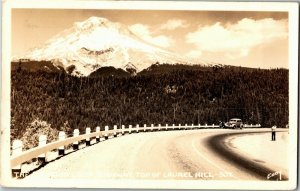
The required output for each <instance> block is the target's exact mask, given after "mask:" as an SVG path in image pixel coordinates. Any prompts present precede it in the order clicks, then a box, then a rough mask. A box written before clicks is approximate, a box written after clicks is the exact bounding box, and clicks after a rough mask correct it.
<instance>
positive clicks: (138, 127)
mask: <svg viewBox="0 0 300 191" xmlns="http://www.w3.org/2000/svg"><path fill="white" fill-rule="evenodd" d="M139 130H140V125H139V124H137V125H136V132H137V133H139Z"/></svg>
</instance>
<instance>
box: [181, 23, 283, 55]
mask: <svg viewBox="0 0 300 191" xmlns="http://www.w3.org/2000/svg"><path fill="white" fill-rule="evenodd" d="M287 25H288V23H287V20H285V19H282V20H274V19H272V18H266V19H261V20H253V19H249V18H244V19H242V20H240V21H238V22H237V23H235V24H226V25H225V26H224V25H221V23H220V22H217V23H215V24H214V25H211V26H204V27H198V29H197V30H196V31H194V32H191V33H188V34H187V35H186V36H185V39H186V42H187V43H190V44H194V45H195V46H196V48H197V50H198V51H202V52H205V51H207V52H212V53H214V52H217V53H224V55H225V56H226V57H227V58H230V59H236V58H241V57H246V56H248V54H249V52H250V51H251V50H252V49H253V48H255V47H256V46H259V45H262V44H266V43H270V42H274V41H277V40H282V39H286V38H287V36H288V31H287V30H288V26H287Z"/></svg>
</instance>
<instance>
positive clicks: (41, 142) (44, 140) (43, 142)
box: [38, 135, 47, 164]
mask: <svg viewBox="0 0 300 191" xmlns="http://www.w3.org/2000/svg"><path fill="white" fill-rule="evenodd" d="M46 144H47V136H46V135H40V136H39V147H42V146H45V145H46ZM38 162H39V163H40V164H44V163H45V162H46V153H43V154H41V155H39V156H38Z"/></svg>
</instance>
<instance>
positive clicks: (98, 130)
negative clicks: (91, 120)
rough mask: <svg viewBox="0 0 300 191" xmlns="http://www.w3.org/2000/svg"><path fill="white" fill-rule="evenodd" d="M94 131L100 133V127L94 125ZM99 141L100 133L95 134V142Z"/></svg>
mask: <svg viewBox="0 0 300 191" xmlns="http://www.w3.org/2000/svg"><path fill="white" fill-rule="evenodd" d="M96 133H100V127H96ZM98 142H100V135H99V134H98V135H96V143H98Z"/></svg>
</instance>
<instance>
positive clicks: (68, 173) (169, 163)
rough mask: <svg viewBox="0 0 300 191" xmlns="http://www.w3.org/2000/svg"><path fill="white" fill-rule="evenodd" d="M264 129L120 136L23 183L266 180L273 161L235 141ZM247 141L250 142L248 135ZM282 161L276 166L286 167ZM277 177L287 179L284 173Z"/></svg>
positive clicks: (54, 164) (47, 167)
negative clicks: (112, 180)
mask: <svg viewBox="0 0 300 191" xmlns="http://www.w3.org/2000/svg"><path fill="white" fill-rule="evenodd" d="M265 130H266V129H262V130H257V129H252V130H246V129H243V130H225V129H200V130H186V131H161V132H146V133H133V134H131V135H128V134H126V135H125V136H120V137H118V138H113V139H109V140H105V141H104V140H102V141H101V142H100V143H98V144H94V145H92V146H90V147H85V148H82V149H80V150H79V151H76V152H73V153H70V154H68V155H66V156H64V157H61V158H60V159H57V160H53V161H51V162H49V163H48V164H47V165H45V166H44V167H42V168H40V169H39V170H36V171H34V172H32V173H31V174H30V175H28V176H27V177H25V178H24V179H23V181H26V180H28V181H29V180H37V178H43V179H66V178H67V179H71V178H74V179H77V178H79V179H80V178H83V179H150V180H153V179H154V180H156V179H159V180H161V179H166V180H178V179H180V180H267V176H268V174H269V173H272V172H276V171H277V170H278V169H272V168H273V167H274V165H273V164H272V165H269V162H268V161H262V160H264V159H262V160H259V159H258V158H259V156H256V158H253V156H252V155H251V153H250V154H249V153H248V152H247V150H249V147H248V148H246V149H243V148H244V147H243V145H241V146H239V145H238V147H237V145H236V144H239V142H240V141H237V140H238V139H237V138H236V137H241V138H243V137H247V136H248V135H251V136H252V140H257V139H255V138H253V137H255V135H254V134H252V133H253V132H257V131H265ZM249 133H250V134H249ZM232 134H235V135H232ZM283 134H287V132H284V133H283ZM256 135H258V134H256ZM260 137H261V136H260ZM285 137H286V136H285ZM259 139H260V138H259ZM278 139H280V136H278ZM247 141H248V142H249V145H251V139H250V141H249V140H247ZM264 142H270V140H269V139H268V138H267V140H264ZM278 142H279V141H278ZM270 144H273V143H268V148H264V146H263V145H261V149H262V150H264V149H268V150H270V149H273V147H272V146H270ZM274 144H278V143H277V142H274ZM286 145H287V144H286ZM275 146H276V145H274V147H275ZM233 156H234V157H233ZM247 156H249V157H247ZM281 157H287V156H286V155H281ZM271 160H272V159H271ZM270 164H271V163H270ZM284 165H285V164H282V165H281V166H276V168H281V167H282V166H283V167H282V169H286V168H285V166H284ZM282 176H283V179H287V176H286V175H282ZM269 178H270V177H269Z"/></svg>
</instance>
